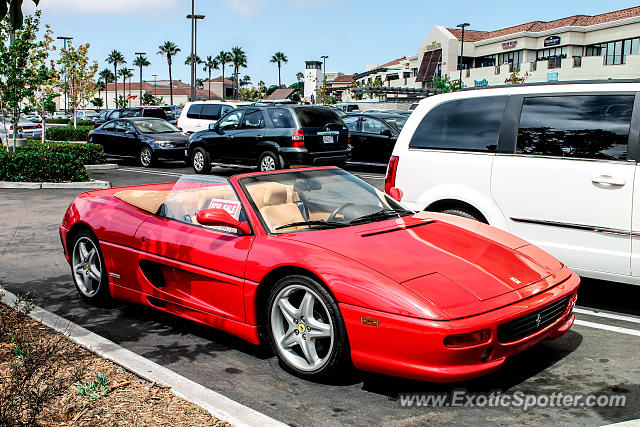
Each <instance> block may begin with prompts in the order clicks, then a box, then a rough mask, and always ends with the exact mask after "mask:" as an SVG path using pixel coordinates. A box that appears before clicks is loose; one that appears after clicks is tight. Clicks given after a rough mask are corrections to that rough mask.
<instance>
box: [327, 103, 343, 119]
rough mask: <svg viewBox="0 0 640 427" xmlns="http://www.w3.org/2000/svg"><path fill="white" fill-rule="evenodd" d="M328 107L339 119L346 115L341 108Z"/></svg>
mask: <svg viewBox="0 0 640 427" xmlns="http://www.w3.org/2000/svg"><path fill="white" fill-rule="evenodd" d="M328 107H329V108H331V109H332V110H333V111H335V112H336V114H338V115H339V116H340V117H344V116H346V115H347V113H345V112H344V110H342V108H339V107H336V106H335V105H329V106H328Z"/></svg>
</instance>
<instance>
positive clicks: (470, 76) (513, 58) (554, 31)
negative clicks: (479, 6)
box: [354, 6, 640, 89]
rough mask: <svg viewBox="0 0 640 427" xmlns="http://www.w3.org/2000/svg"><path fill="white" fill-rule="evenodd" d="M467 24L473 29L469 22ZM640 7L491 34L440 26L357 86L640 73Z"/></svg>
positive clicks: (619, 76)
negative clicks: (441, 78) (412, 52)
mask: <svg viewBox="0 0 640 427" xmlns="http://www.w3.org/2000/svg"><path fill="white" fill-rule="evenodd" d="M468 28H473V27H472V26H471V27H468ZM639 44H640V6H637V7H631V8H628V9H622V10H617V11H614V12H608V13H604V14H601V15H594V16H589V15H575V16H570V17H567V18H562V19H557V20H554V21H548V22H547V21H533V22H528V23H526V24H521V25H516V26H513V27H507V28H502V29H498V30H493V31H479V30H473V29H466V30H465V32H464V57H463V58H462V61H461V60H460V51H461V45H462V31H461V29H459V28H445V27H443V26H435V27H434V28H433V29H432V30H431V31H430V32H429V34H428V35H427V37H426V39H425V40H424V41H423V42H422V44H421V45H420V47H419V49H418V53H417V54H416V55H412V56H409V57H403V58H400V59H397V60H395V61H391V62H389V63H387V64H384V65H383V66H369V67H367V69H366V70H365V71H364V72H362V73H359V74H356V75H355V76H354V78H355V80H356V82H358V83H359V84H360V85H365V86H370V85H375V84H376V81H377V84H378V85H379V84H380V82H381V83H382V85H383V86H386V87H398V88H410V89H425V88H428V87H429V86H430V85H431V83H432V82H433V79H434V78H435V77H436V76H444V75H448V76H449V77H450V78H451V79H454V80H457V79H459V75H460V71H459V70H460V68H459V64H461V68H462V82H463V84H464V86H465V87H469V86H493V85H498V84H505V83H510V82H513V80H514V79H517V81H519V82H527V83H533V82H545V81H571V80H593V79H636V78H640V54H639V53H640V52H639Z"/></svg>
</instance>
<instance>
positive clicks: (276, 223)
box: [252, 183, 304, 232]
mask: <svg viewBox="0 0 640 427" xmlns="http://www.w3.org/2000/svg"><path fill="white" fill-rule="evenodd" d="M268 184H269V185H267V186H265V187H264V189H260V190H259V191H260V192H262V191H263V190H264V193H262V194H263V197H262V204H263V207H262V208H260V214H261V215H262V218H263V219H264V221H265V222H266V224H267V227H268V228H269V230H270V231H271V232H276V231H279V230H277V228H278V227H280V226H282V225H285V224H291V223H293V222H299V221H304V218H303V217H302V213H301V212H300V209H299V208H298V205H297V204H295V203H293V202H291V201H290V199H289V197H290V193H289V189H288V188H287V186H286V185H283V184H278V183H268ZM256 195H258V193H256ZM252 197H253V195H252ZM254 200H255V201H256V204H258V201H257V200H256V199H254ZM299 228H304V227H291V228H290V229H285V230H282V231H286V230H293V229H299Z"/></svg>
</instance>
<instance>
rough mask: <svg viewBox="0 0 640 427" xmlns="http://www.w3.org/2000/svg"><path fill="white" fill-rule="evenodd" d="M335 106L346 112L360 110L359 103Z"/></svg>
mask: <svg viewBox="0 0 640 427" xmlns="http://www.w3.org/2000/svg"><path fill="white" fill-rule="evenodd" d="M334 107H336V108H339V109H341V110H342V111H344V112H345V113H351V112H352V111H359V110H360V107H359V106H358V104H346V103H343V104H336V105H334Z"/></svg>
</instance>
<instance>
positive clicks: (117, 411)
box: [0, 304, 230, 427]
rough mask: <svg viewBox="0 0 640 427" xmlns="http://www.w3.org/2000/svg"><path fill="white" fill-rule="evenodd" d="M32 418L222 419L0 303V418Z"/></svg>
mask: <svg viewBox="0 0 640 427" xmlns="http://www.w3.org/2000/svg"><path fill="white" fill-rule="evenodd" d="M23 311H28V310H25V309H23ZM3 416H4V417H5V419H4V420H3V419H2V417H3ZM33 422H35V423H36V424H38V425H43V426H44V425H46V426H52V427H57V426H71V425H73V426H95V425H104V426H189V427H191V426H216V427H218V426H230V424H228V423H226V422H223V421H220V420H218V419H216V418H214V417H212V416H211V415H210V414H209V413H208V412H207V411H205V410H204V409H202V408H200V407H199V406H197V405H194V404H192V403H190V402H187V401H185V400H183V399H181V398H179V397H177V396H176V395H175V394H173V392H172V391H171V389H170V388H169V387H166V386H163V385H161V384H156V383H149V382H148V381H146V380H144V379H141V378H139V377H137V376H136V375H134V374H132V373H130V372H128V371H126V370H125V369H123V368H121V367H119V366H117V365H115V364H113V363H111V362H109V361H107V360H105V359H102V358H101V357H99V356H97V355H95V354H93V353H91V352H89V351H88V350H85V349H84V348H82V347H79V346H78V345H76V344H75V343H73V342H71V341H70V340H69V339H67V337H66V336H65V335H64V334H60V333H56V332H54V331H53V330H51V329H49V328H47V327H44V326H43V325H42V324H40V323H39V322H36V321H34V320H33V319H31V318H30V317H28V316H26V315H25V314H24V313H23V312H20V311H16V310H14V309H11V308H8V307H7V306H5V305H2V304H0V426H1V425H3V423H4V424H6V425H20V424H23V425H30V424H33Z"/></svg>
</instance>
